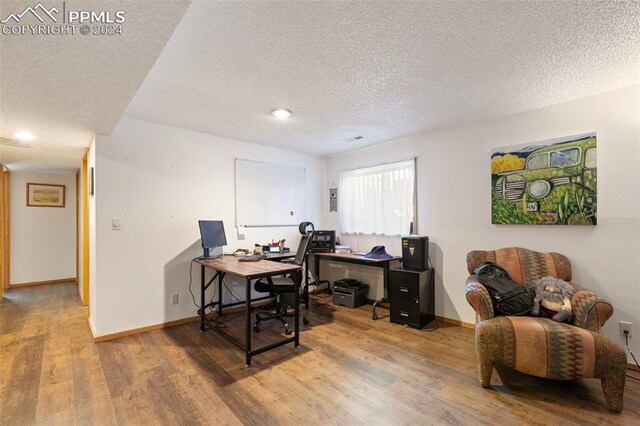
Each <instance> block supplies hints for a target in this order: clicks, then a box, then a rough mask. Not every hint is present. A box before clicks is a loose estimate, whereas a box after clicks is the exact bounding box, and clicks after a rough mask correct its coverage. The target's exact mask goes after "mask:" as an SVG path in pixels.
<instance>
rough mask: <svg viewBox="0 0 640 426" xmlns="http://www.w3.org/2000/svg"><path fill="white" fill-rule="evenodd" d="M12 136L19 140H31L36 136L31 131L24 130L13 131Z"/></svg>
mask: <svg viewBox="0 0 640 426" xmlns="http://www.w3.org/2000/svg"><path fill="white" fill-rule="evenodd" d="M13 136H15V138H16V139H18V140H21V141H32V140H34V139H35V138H36V137H35V136H33V135H32V134H31V133H29V132H26V131H24V130H23V131H21V132H16V133H14V134H13Z"/></svg>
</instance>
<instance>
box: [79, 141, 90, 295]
mask: <svg viewBox="0 0 640 426" xmlns="http://www.w3.org/2000/svg"><path fill="white" fill-rule="evenodd" d="M88 162H89V150H87V151H86V152H85V155H84V158H83V159H82V176H81V178H82V181H83V183H84V184H83V186H82V304H83V305H85V306H88V305H89V179H88V176H89V174H88Z"/></svg>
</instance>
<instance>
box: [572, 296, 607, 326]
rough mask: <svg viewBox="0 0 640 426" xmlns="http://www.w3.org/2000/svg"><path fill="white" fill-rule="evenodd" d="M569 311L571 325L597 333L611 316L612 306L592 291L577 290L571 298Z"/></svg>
mask: <svg viewBox="0 0 640 426" xmlns="http://www.w3.org/2000/svg"><path fill="white" fill-rule="evenodd" d="M571 311H572V316H573V320H572V321H573V325H575V326H578V327H582V328H586V329H587V330H591V331H595V332H597V333H599V332H600V329H601V327H602V326H603V325H604V323H605V322H606V321H607V320H608V319H609V318H610V317H611V315H613V306H611V304H610V303H609V302H607V301H606V300H604V299H601V298H600V297H598V295H597V294H595V293H594V292H592V291H589V290H578V291H576V292H575V293H574V294H573V296H572V297H571Z"/></svg>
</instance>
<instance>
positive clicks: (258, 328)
mask: <svg viewBox="0 0 640 426" xmlns="http://www.w3.org/2000/svg"><path fill="white" fill-rule="evenodd" d="M253 331H255V332H256V333H257V332H258V331H260V326H258V325H257V324H256V325H254V326H253Z"/></svg>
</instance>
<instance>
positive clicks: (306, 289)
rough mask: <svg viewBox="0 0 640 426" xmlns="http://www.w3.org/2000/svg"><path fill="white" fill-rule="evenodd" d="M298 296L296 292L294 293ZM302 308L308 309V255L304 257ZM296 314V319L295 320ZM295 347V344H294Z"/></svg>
mask: <svg viewBox="0 0 640 426" xmlns="http://www.w3.org/2000/svg"><path fill="white" fill-rule="evenodd" d="M296 294H298V292H296ZM303 295H304V308H305V309H309V255H308V254H305V255H304V291H303ZM297 315H298V314H296V318H297ZM296 346H297V344H296Z"/></svg>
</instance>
